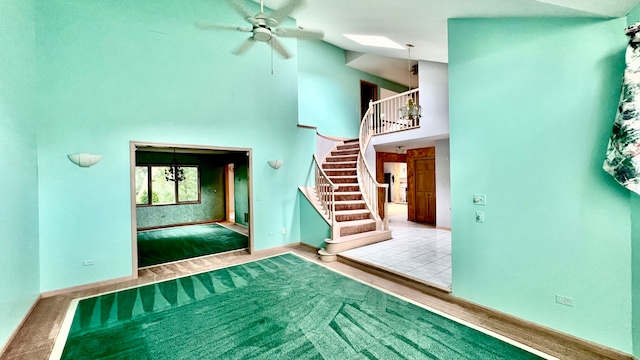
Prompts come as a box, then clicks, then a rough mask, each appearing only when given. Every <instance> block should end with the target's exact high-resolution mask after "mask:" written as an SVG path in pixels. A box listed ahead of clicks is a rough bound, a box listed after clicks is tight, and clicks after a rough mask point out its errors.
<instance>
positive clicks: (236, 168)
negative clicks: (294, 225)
mask: <svg viewBox="0 0 640 360" xmlns="http://www.w3.org/2000/svg"><path fill="white" fill-rule="evenodd" d="M130 158H131V207H132V211H131V214H132V215H131V217H132V219H131V233H132V236H131V237H132V250H133V251H132V254H133V270H134V271H133V273H134V274H137V271H138V269H140V268H144V267H149V266H156V265H160V264H166V263H170V262H174V261H182V260H185V259H193V258H196V257H201V256H209V255H213V254H220V253H225V252H230V251H248V252H251V251H252V250H253V236H252V231H251V229H252V221H251V220H252V216H251V215H250V214H251V209H252V204H251V196H250V193H251V191H252V176H251V167H250V164H251V149H245V148H221V147H209V146H197V145H184V144H158V143H139V142H131V143H130Z"/></svg>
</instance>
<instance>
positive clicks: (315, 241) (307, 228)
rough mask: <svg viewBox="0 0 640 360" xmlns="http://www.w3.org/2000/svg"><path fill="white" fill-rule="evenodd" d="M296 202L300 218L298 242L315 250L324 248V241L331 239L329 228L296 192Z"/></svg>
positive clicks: (299, 193)
mask: <svg viewBox="0 0 640 360" xmlns="http://www.w3.org/2000/svg"><path fill="white" fill-rule="evenodd" d="M298 201H299V202H300V218H301V221H300V225H301V231H300V242H302V243H305V244H309V245H312V246H315V247H317V248H321V247H324V245H325V244H324V239H330V238H331V227H330V226H329V224H327V222H326V221H325V220H324V219H323V218H322V216H320V214H318V211H317V210H316V208H315V207H313V205H312V204H311V203H310V202H309V200H308V199H307V198H306V197H305V196H304V195H303V194H302V193H301V192H298Z"/></svg>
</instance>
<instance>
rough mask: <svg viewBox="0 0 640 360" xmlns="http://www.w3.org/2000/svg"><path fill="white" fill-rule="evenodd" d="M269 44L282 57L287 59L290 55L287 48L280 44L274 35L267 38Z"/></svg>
mask: <svg viewBox="0 0 640 360" xmlns="http://www.w3.org/2000/svg"><path fill="white" fill-rule="evenodd" d="M269 45H271V47H272V48H273V50H275V51H276V52H277V53H278V54H280V56H282V57H283V58H285V59H288V58H290V57H291V54H289V52H288V51H287V49H285V48H284V46H282V43H281V42H280V41H279V40H278V39H277V38H276V37H272V38H271V40H269Z"/></svg>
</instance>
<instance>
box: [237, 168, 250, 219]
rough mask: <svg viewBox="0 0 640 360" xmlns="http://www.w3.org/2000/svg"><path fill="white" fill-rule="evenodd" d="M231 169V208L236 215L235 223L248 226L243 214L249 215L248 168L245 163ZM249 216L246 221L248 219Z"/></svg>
mask: <svg viewBox="0 0 640 360" xmlns="http://www.w3.org/2000/svg"><path fill="white" fill-rule="evenodd" d="M233 168H234V179H233V196H234V204H233V208H234V211H235V213H236V223H238V224H240V225H244V226H249V221H245V214H249V200H248V199H249V168H248V167H247V163H246V162H237V163H235V164H234V166H233ZM250 216H251V215H249V216H248V217H247V219H250Z"/></svg>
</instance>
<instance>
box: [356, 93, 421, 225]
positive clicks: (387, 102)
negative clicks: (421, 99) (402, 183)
mask: <svg viewBox="0 0 640 360" xmlns="http://www.w3.org/2000/svg"><path fill="white" fill-rule="evenodd" d="M418 95H419V89H414V90H410V91H407V92H404V93H402V94H398V95H395V96H391V97H388V98H386V99H382V100H378V101H372V102H370V103H369V109H368V110H367V112H366V113H365V114H364V117H363V118H362V122H361V123H360V135H359V141H360V153H359V154H358V183H359V185H360V189H361V190H362V195H363V197H364V199H365V202H366V204H367V207H368V208H369V210H371V212H372V214H373V216H374V218H375V219H376V220H382V226H383V230H388V229H389V222H388V219H387V216H386V214H387V207H388V204H387V199H388V191H389V185H387V184H380V183H379V182H377V181H376V178H375V175H374V174H373V173H372V171H371V169H370V168H369V165H368V164H367V161H366V160H365V155H366V151H367V148H368V147H369V142H370V141H371V138H372V137H373V136H375V135H382V134H388V133H392V132H397V131H403V130H411V129H416V128H419V127H420V119H419V117H416V118H412V119H401V118H400V116H399V113H398V110H399V109H400V108H401V107H403V106H404V105H405V104H406V103H407V101H408V100H409V99H412V100H413V101H414V102H415V103H416V104H418Z"/></svg>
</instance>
